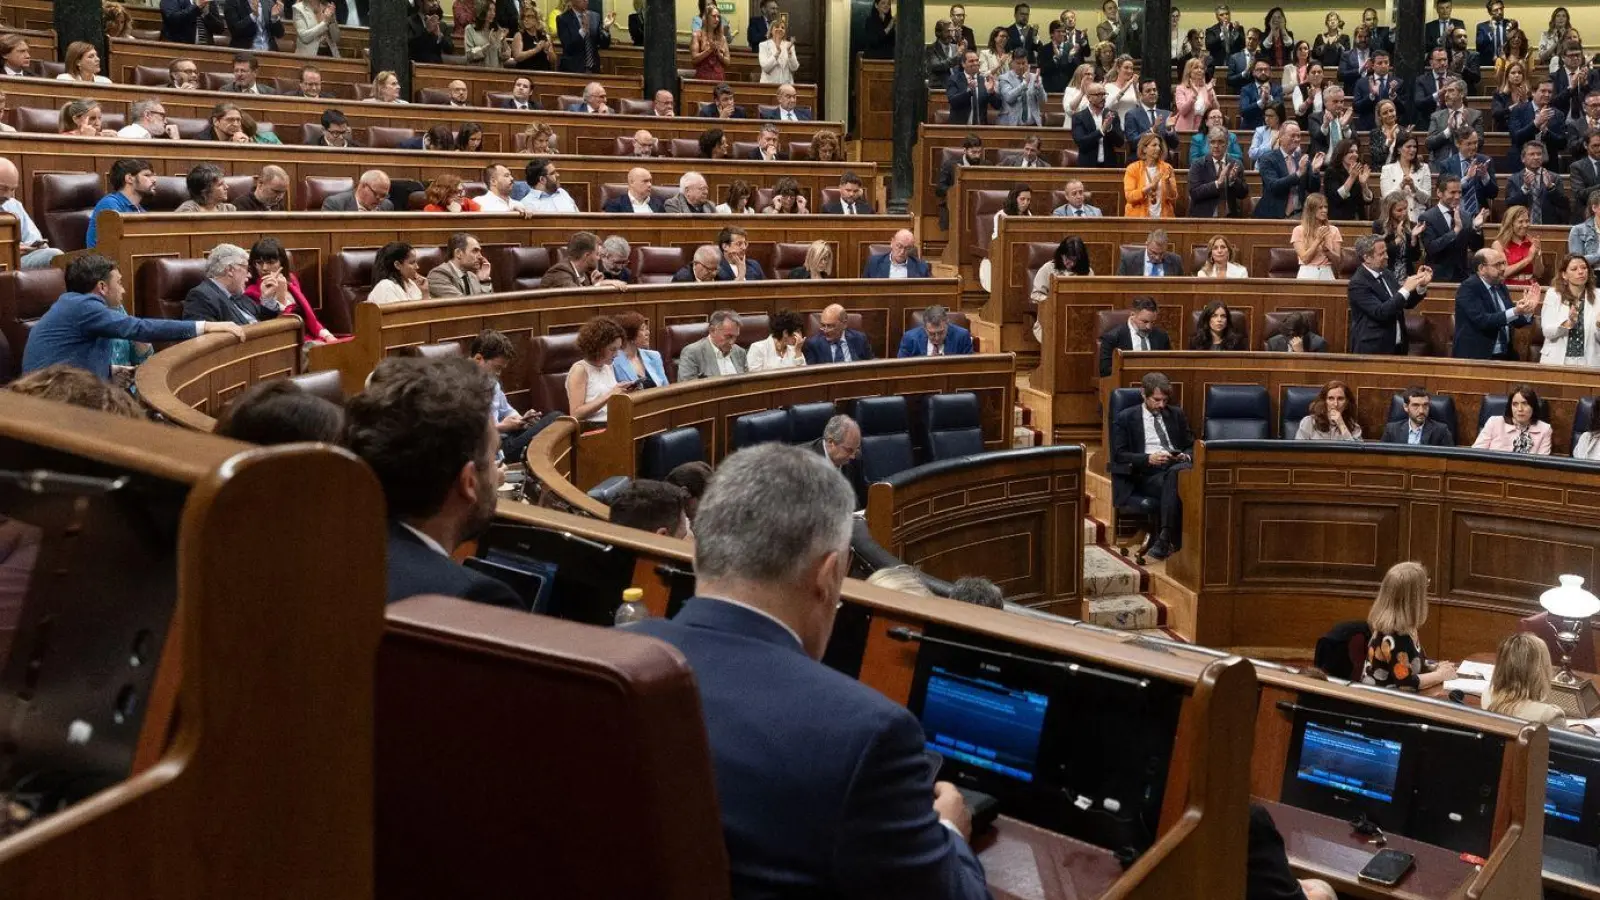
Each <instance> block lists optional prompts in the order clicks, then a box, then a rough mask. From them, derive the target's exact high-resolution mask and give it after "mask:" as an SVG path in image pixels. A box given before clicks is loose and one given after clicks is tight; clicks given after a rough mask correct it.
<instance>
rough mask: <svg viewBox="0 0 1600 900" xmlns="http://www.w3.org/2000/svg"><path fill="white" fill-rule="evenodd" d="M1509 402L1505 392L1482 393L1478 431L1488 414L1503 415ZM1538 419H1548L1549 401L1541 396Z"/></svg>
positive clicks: (1475, 433)
mask: <svg viewBox="0 0 1600 900" xmlns="http://www.w3.org/2000/svg"><path fill="white" fill-rule="evenodd" d="M1510 402H1511V398H1510V396H1508V395H1506V394H1484V395H1483V403H1482V404H1481V405H1480V406H1479V407H1478V431H1482V430H1483V423H1485V422H1487V421H1489V417H1490V416H1504V415H1505V414H1506V405H1507V404H1508V403H1510ZM1430 412H1431V411H1430ZM1539 421H1541V422H1548V421H1550V401H1549V400H1546V399H1545V398H1543V397H1540V398H1539ZM1472 436H1473V437H1474V438H1476V437H1477V436H1478V435H1477V432H1473V435H1472Z"/></svg>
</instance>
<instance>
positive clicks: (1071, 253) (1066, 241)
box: [1028, 235, 1094, 341]
mask: <svg viewBox="0 0 1600 900" xmlns="http://www.w3.org/2000/svg"><path fill="white" fill-rule="evenodd" d="M1093 274H1094V272H1093V270H1091V269H1090V268H1089V248H1088V247H1086V246H1084V243H1083V238H1081V237H1078V236H1077V235H1072V236H1070V237H1064V238H1062V239H1061V243H1059V244H1057V245H1056V254H1055V256H1054V257H1052V258H1051V259H1050V261H1049V262H1047V263H1045V264H1044V265H1042V266H1040V267H1039V271H1037V272H1035V273H1033V290H1032V291H1031V292H1030V293H1029V294H1028V300H1029V302H1031V303H1032V304H1033V306H1034V310H1035V312H1034V320H1033V339H1034V340H1036V341H1043V340H1044V330H1043V329H1042V328H1040V326H1039V318H1038V308H1039V304H1041V303H1044V302H1046V301H1047V300H1049V299H1050V286H1051V283H1052V282H1053V281H1054V280H1055V279H1056V278H1057V277H1058V276H1060V277H1066V276H1070V275H1093Z"/></svg>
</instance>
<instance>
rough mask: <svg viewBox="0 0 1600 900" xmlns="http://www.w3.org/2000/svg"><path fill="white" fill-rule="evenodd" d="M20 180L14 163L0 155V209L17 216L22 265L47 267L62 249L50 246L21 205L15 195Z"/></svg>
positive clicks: (32, 267) (39, 267) (19, 199)
mask: <svg viewBox="0 0 1600 900" xmlns="http://www.w3.org/2000/svg"><path fill="white" fill-rule="evenodd" d="M21 180H22V176H21V174H20V173H19V172H18V171H17V166H16V164H15V163H13V162H12V161H11V160H9V159H6V158H5V157H3V156H0V211H3V212H7V213H10V214H11V215H13V216H16V217H17V225H18V227H19V228H20V230H21V235H20V238H21V241H22V247H21V249H22V267H23V268H24V269H48V268H50V261H51V260H52V259H55V258H56V257H58V256H60V255H61V254H62V253H63V252H64V251H62V250H60V249H59V248H56V247H52V246H50V244H49V242H48V241H46V240H45V239H44V235H43V234H40V233H39V226H38V225H36V224H34V221H33V217H32V216H30V215H28V211H27V210H26V209H24V208H23V207H22V199H21V198H20V197H18V196H17V185H18V184H20V183H21Z"/></svg>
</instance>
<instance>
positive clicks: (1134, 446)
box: [1106, 372, 1194, 559]
mask: <svg viewBox="0 0 1600 900" xmlns="http://www.w3.org/2000/svg"><path fill="white" fill-rule="evenodd" d="M1140 389H1141V391H1142V392H1143V394H1144V402H1143V403H1140V404H1139V405H1138V406H1132V407H1129V408H1127V409H1125V410H1123V411H1122V412H1119V413H1117V417H1116V418H1114V419H1112V420H1111V459H1110V461H1109V462H1108V463H1107V464H1106V468H1107V469H1108V470H1110V473H1111V493H1112V497H1113V502H1114V503H1115V505H1116V507H1117V508H1118V509H1121V508H1123V507H1124V506H1127V505H1128V504H1129V503H1130V502H1131V501H1132V500H1133V499H1134V498H1135V497H1140V496H1142V497H1149V498H1151V499H1153V500H1155V501H1156V502H1157V503H1158V504H1159V506H1160V520H1161V526H1160V531H1159V532H1158V533H1157V535H1156V537H1155V539H1154V540H1153V541H1152V542H1151V543H1150V550H1149V553H1150V555H1151V556H1153V557H1155V558H1156V559H1166V558H1167V557H1168V556H1171V555H1172V553H1173V551H1175V550H1177V549H1178V548H1179V547H1180V546H1182V543H1183V534H1182V531H1183V505H1182V504H1181V503H1179V501H1178V475H1179V473H1181V472H1185V471H1188V470H1189V469H1191V468H1193V467H1194V466H1193V464H1192V460H1191V458H1190V456H1189V449H1190V448H1191V447H1193V446H1194V435H1193V434H1191V433H1190V431H1189V420H1188V419H1187V418H1185V416H1184V414H1183V410H1181V409H1179V408H1178V407H1176V406H1170V405H1168V402H1167V401H1168V399H1169V398H1171V396H1172V382H1170V381H1168V380H1167V376H1165V375H1163V374H1161V373H1160V372H1149V373H1146V374H1145V376H1144V378H1143V379H1142V381H1141V383H1140Z"/></svg>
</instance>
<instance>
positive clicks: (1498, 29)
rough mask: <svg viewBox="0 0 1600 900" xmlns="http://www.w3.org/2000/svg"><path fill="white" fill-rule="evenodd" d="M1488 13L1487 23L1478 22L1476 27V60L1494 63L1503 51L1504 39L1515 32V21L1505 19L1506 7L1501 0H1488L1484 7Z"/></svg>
mask: <svg viewBox="0 0 1600 900" xmlns="http://www.w3.org/2000/svg"><path fill="white" fill-rule="evenodd" d="M1485 8H1486V9H1488V11H1489V21H1487V22H1479V23H1478V27H1477V29H1476V30H1477V35H1476V36H1477V40H1476V41H1475V43H1476V44H1477V47H1478V58H1479V59H1486V60H1489V61H1491V62H1492V61H1494V60H1495V59H1498V58H1499V57H1500V52H1501V51H1502V50H1504V49H1505V46H1506V37H1507V36H1508V35H1510V34H1511V32H1513V31H1517V30H1519V29H1518V25H1517V20H1516V19H1507V18H1506V5H1505V3H1504V2H1503V0H1489V2H1488V4H1486V6H1485Z"/></svg>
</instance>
